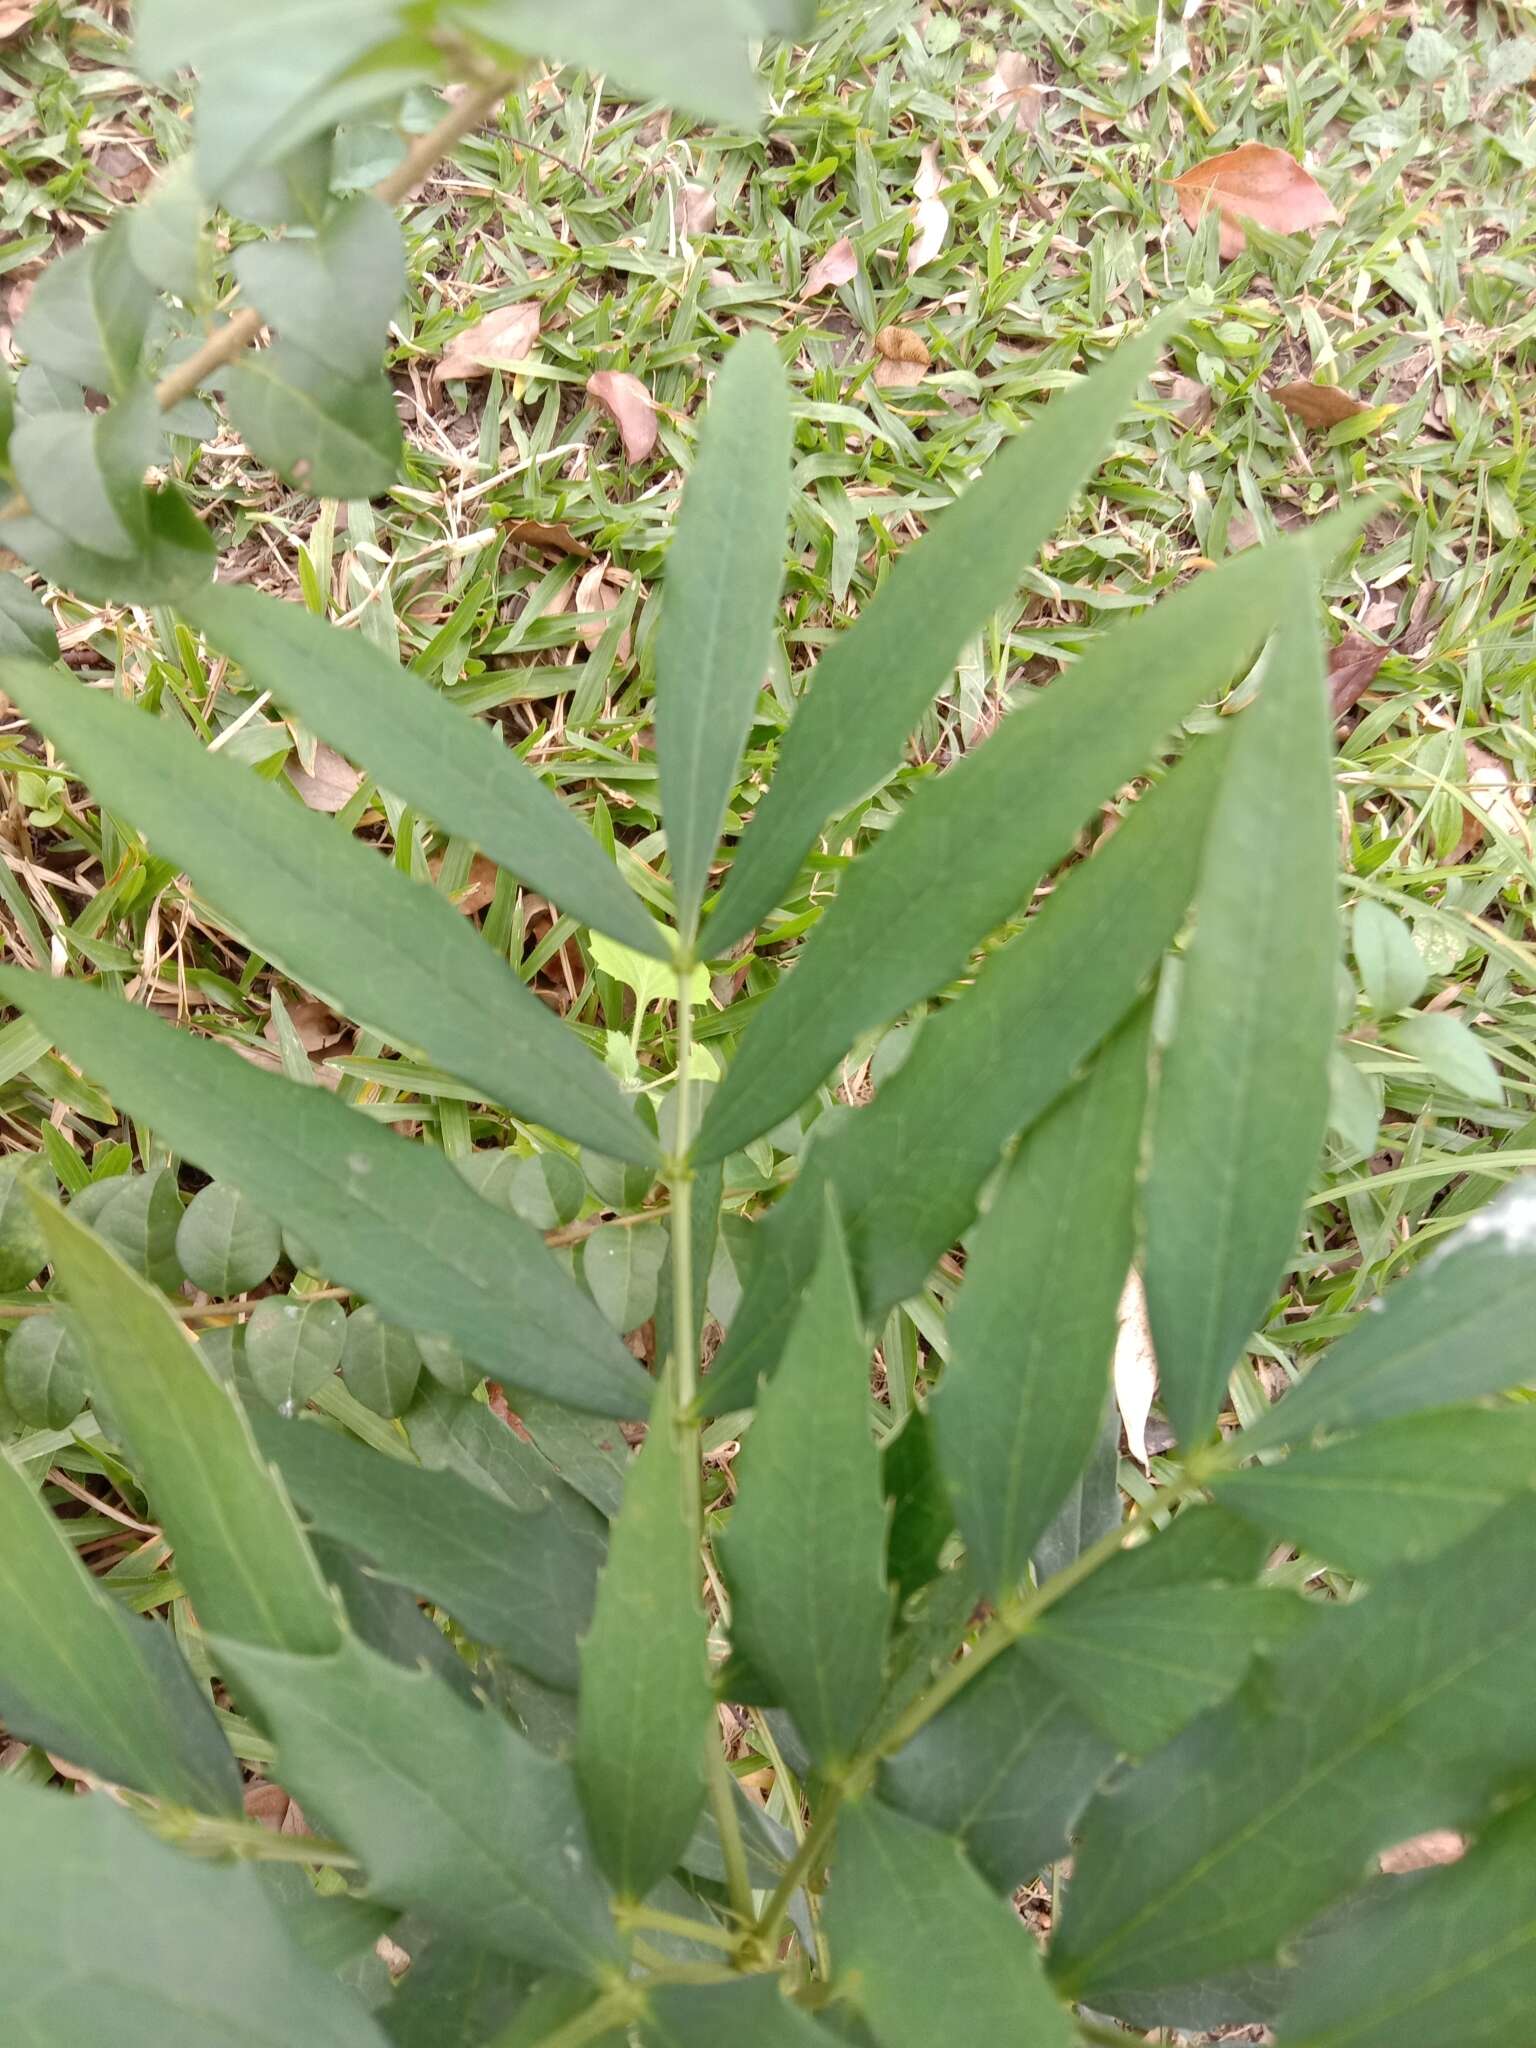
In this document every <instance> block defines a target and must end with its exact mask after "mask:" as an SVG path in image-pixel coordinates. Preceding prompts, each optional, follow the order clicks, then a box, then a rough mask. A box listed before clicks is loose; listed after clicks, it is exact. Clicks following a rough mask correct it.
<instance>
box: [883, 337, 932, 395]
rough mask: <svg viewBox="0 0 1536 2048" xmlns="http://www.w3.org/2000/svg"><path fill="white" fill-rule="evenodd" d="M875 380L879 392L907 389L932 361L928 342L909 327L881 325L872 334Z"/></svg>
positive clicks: (910, 387) (915, 382)
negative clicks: (878, 329)
mask: <svg viewBox="0 0 1536 2048" xmlns="http://www.w3.org/2000/svg"><path fill="white" fill-rule="evenodd" d="M875 353H876V355H877V356H878V357H879V358H880V360H879V361H878V362H877V363H876V365H875V382H876V384H877V385H879V387H880V389H881V390H882V391H910V390H912V388H913V387H914V385H917V384H921V383H922V381H923V372H924V371H925V370H926V369H927V368H928V367H929V365H930V364H931V363H932V361H933V357H932V356H931V355H930V354H929V353H928V344H927V342H925V341H924V340H923V337H922V336H921V335H920V334H914V333H913V331H912V329H911V328H910V327H882V328H881V330H880V332H879V333H878V334H877V335H876V336H875Z"/></svg>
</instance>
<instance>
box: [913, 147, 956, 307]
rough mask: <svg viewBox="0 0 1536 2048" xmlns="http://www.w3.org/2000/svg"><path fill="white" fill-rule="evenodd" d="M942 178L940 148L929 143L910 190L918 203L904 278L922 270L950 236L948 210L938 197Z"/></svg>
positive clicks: (914, 214)
mask: <svg viewBox="0 0 1536 2048" xmlns="http://www.w3.org/2000/svg"><path fill="white" fill-rule="evenodd" d="M943 183H944V178H943V174H942V172H941V171H940V169H939V145H938V144H937V143H936V142H930V143H929V144H928V146H927V147H926V148H925V149H924V151H923V154H922V161H921V162H920V163H919V165H918V171H917V178H916V181H915V182H914V184H913V187H912V189H913V191H914V192H915V193H916V195H917V204H916V205H915V206H914V207H913V209H912V223H913V229H914V232H913V236H912V246H911V247H910V248H909V249H908V251H907V275H908V277H913V276H915V275H916V273H917V272H918V271H919V270H924V269H926V268H927V266H928V265H929V264H930V263H931V262H932V261H933V259H934V257H935V256H937V255H938V253H939V251H940V250H941V249H942V248H943V246H944V243H945V240H946V238H947V237H948V234H949V208H948V207H947V206H946V205H945V204H944V202H943V200H942V199H941V198H940V197H939V192H940V189H941V187H942V186H943Z"/></svg>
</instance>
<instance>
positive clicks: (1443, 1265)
mask: <svg viewBox="0 0 1536 2048" xmlns="http://www.w3.org/2000/svg"><path fill="white" fill-rule="evenodd" d="M1533 1319H1536V1175H1530V1176H1527V1177H1526V1178H1524V1179H1522V1180H1517V1181H1515V1182H1514V1183H1513V1184H1512V1185H1511V1186H1510V1187H1508V1188H1507V1189H1505V1191H1504V1193H1503V1194H1501V1195H1498V1196H1496V1197H1495V1198H1494V1200H1493V1201H1491V1202H1489V1203H1488V1204H1487V1205H1486V1206H1485V1207H1484V1208H1481V1209H1478V1210H1475V1211H1474V1212H1473V1214H1472V1215H1471V1216H1470V1217H1468V1219H1467V1221H1466V1222H1465V1223H1464V1224H1463V1225H1462V1227H1461V1229H1460V1230H1459V1231H1458V1232H1457V1233H1456V1235H1455V1236H1454V1237H1453V1238H1452V1239H1451V1240H1450V1241H1449V1242H1448V1243H1446V1244H1444V1245H1442V1246H1440V1247H1438V1248H1437V1249H1436V1250H1435V1251H1434V1252H1432V1253H1431V1254H1430V1256H1429V1257H1428V1258H1427V1259H1425V1260H1424V1262H1423V1264H1422V1265H1420V1266H1419V1267H1418V1269H1417V1270H1416V1271H1415V1272H1414V1273H1413V1274H1412V1275H1411V1276H1410V1277H1409V1278H1408V1279H1407V1280H1404V1281H1403V1282H1402V1283H1401V1284H1400V1285H1399V1286H1396V1287H1394V1288H1393V1289H1392V1290H1391V1292H1390V1293H1388V1294H1387V1295H1385V1296H1384V1297H1383V1298H1382V1301H1381V1306H1380V1310H1379V1312H1378V1313H1377V1314H1374V1315H1368V1316H1361V1317H1360V1319H1359V1321H1358V1322H1357V1323H1356V1324H1355V1326H1354V1328H1353V1329H1352V1330H1350V1332H1349V1333H1348V1335H1347V1336H1344V1337H1341V1338H1340V1339H1339V1341H1338V1343H1336V1344H1335V1345H1334V1346H1333V1347H1332V1348H1331V1349H1330V1350H1329V1351H1327V1352H1326V1353H1325V1354H1324V1356H1323V1357H1322V1358H1321V1359H1320V1360H1319V1362H1318V1363H1317V1365H1315V1366H1314V1367H1313V1369H1312V1371H1311V1373H1309V1375H1308V1376H1307V1378H1306V1379H1305V1380H1304V1381H1303V1382H1302V1383H1301V1385H1300V1386H1299V1387H1294V1388H1293V1389H1292V1390H1291V1392H1290V1393H1289V1394H1287V1395H1286V1396H1285V1397H1284V1399H1283V1400H1281V1401H1278V1402H1277V1403H1276V1404H1275V1406H1274V1407H1273V1408H1272V1409H1271V1410H1270V1412H1269V1414H1267V1415H1264V1416H1261V1417H1260V1419H1259V1421H1258V1422H1257V1423H1255V1424H1254V1426H1253V1427H1252V1428H1251V1429H1248V1430H1245V1431H1244V1432H1243V1437H1242V1444H1243V1448H1244V1450H1245V1451H1248V1450H1253V1451H1257V1450H1261V1449H1262V1450H1269V1449H1271V1448H1272V1447H1273V1446H1274V1445H1276V1444H1288V1443H1291V1444H1293V1443H1300V1442H1301V1441H1302V1440H1303V1439H1304V1438H1306V1437H1308V1436H1311V1435H1312V1434H1313V1432H1314V1431H1316V1430H1320V1429H1326V1430H1344V1429H1360V1428H1363V1427H1364V1426H1365V1425H1366V1424H1367V1423H1372V1422H1385V1421H1386V1420H1387V1419H1388V1418H1389V1417H1391V1416H1394V1415H1412V1414H1414V1413H1416V1412H1417V1411H1418V1410H1420V1409H1425V1408H1442V1407H1445V1406H1446V1405H1447V1404H1448V1403H1457V1402H1462V1401H1473V1400H1476V1399H1477V1398H1478V1397H1479V1396H1480V1395H1483V1394H1500V1393H1503V1392H1505V1391H1506V1390H1507V1389H1508V1388H1510V1387H1516V1386H1519V1385H1520V1384H1521V1382H1522V1381H1524V1380H1527V1379H1529V1378H1530V1368H1531V1354H1530V1332H1531V1327H1532V1322H1533Z"/></svg>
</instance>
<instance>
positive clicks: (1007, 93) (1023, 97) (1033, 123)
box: [987, 50, 1044, 135]
mask: <svg viewBox="0 0 1536 2048" xmlns="http://www.w3.org/2000/svg"><path fill="white" fill-rule="evenodd" d="M987 99H988V101H989V102H990V103H991V105H992V106H993V107H995V108H996V109H997V111H998V112H999V113H1004V112H1010V113H1012V115H1013V125H1014V127H1015V128H1016V129H1017V130H1018V132H1019V133H1020V134H1021V135H1027V134H1028V133H1029V132H1030V130H1031V129H1032V128H1038V127H1039V126H1040V113H1041V109H1042V106H1043V104H1044V95H1043V94H1042V93H1041V90H1040V87H1039V84H1038V83H1037V81H1036V78H1035V74H1034V72H1033V71H1031V69H1030V68H1029V64H1028V61H1027V60H1026V59H1025V58H1023V57H1021V56H1020V55H1019V53H1018V51H1017V50H1004V52H1003V53H1002V55H1001V56H1000V57H999V58H998V60H997V69H996V70H995V71H994V72H993V74H992V76H991V77H990V78H989V79H988V80H987Z"/></svg>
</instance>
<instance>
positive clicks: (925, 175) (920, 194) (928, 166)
mask: <svg viewBox="0 0 1536 2048" xmlns="http://www.w3.org/2000/svg"><path fill="white" fill-rule="evenodd" d="M943 184H944V179H943V176H942V174H941V172H940V170H939V145H938V144H937V142H930V143H927V144H925V145H924V148H923V153H922V156H921V157H920V159H919V160H918V166H917V176H916V178H914V179H913V181H912V192H913V196H914V197H915V198H918V199H937V198H938V196H939V193H940V191H941V190H942V189H943Z"/></svg>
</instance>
